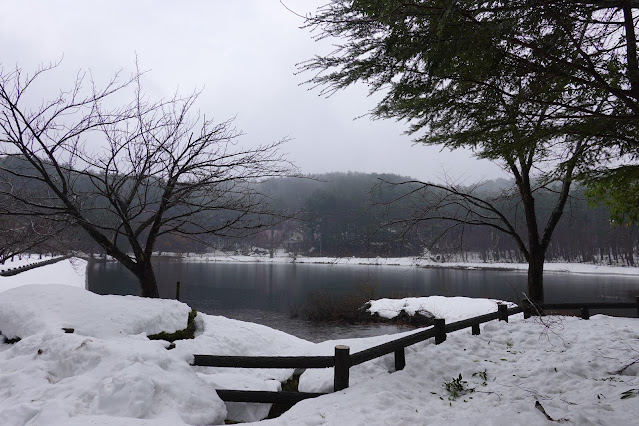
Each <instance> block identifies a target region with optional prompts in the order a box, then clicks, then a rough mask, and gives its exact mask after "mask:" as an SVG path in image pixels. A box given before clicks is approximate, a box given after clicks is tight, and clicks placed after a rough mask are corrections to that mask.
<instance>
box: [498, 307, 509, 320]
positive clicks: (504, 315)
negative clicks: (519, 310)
mask: <svg viewBox="0 0 639 426" xmlns="http://www.w3.org/2000/svg"><path fill="white" fill-rule="evenodd" d="M497 312H499V321H506V322H508V306H507V305H506V304H505V303H498V304H497Z"/></svg>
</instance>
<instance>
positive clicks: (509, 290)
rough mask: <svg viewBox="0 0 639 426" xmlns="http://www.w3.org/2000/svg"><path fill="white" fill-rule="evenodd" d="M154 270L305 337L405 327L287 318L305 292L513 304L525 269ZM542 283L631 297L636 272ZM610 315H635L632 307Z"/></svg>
mask: <svg viewBox="0 0 639 426" xmlns="http://www.w3.org/2000/svg"><path fill="white" fill-rule="evenodd" d="M155 268H156V269H155V271H156V276H157V280H158V286H159V290H160V296H161V297H164V298H173V297H175V286H176V282H177V281H180V282H181V290H180V300H182V301H183V302H185V303H187V304H188V305H190V306H191V307H193V308H195V309H197V310H198V311H201V312H204V313H207V314H214V315H224V316H226V317H229V318H235V319H239V320H243V321H251V322H256V323H260V324H264V325H268V326H269V327H273V328H277V329H279V330H282V331H286V332H287V333H290V334H293V335H296V336H298V337H302V338H305V339H308V340H311V341H322V340H327V339H339V338H348V337H364V336H371V335H379V334H387V333H395V332H398V331H402V330H406V329H402V328H399V327H397V326H389V325H367V326H348V325H346V326H343V325H332V324H323V325H316V324H311V323H309V322H307V321H303V320H301V319H292V318H290V313H291V311H292V310H294V309H295V308H296V307H299V306H301V305H303V304H304V303H305V302H306V300H307V298H308V296H309V294H312V293H313V292H317V291H320V290H322V291H326V292H329V293H330V294H332V295H335V296H340V295H344V294H347V293H348V292H351V291H353V290H354V289H356V288H357V287H358V286H360V285H362V284H364V285H366V286H372V287H373V288H374V291H375V298H382V297H406V296H432V295H441V296H467V297H483V298H495V299H502V300H509V301H513V302H517V301H518V300H520V299H521V295H522V293H523V292H524V291H525V290H526V272H525V271H494V270H462V269H441V268H417V267H403V266H364V265H313V264H299V263H297V264H295V263H281V264H278V263H233V262H201V263H200V262H188V261H182V260H180V259H161V260H159V261H157V262H156V264H155ZM87 277H88V286H89V290H91V291H93V292H95V293H99V294H139V290H138V284H137V281H136V279H135V277H134V276H133V275H132V274H131V273H130V272H128V271H127V270H126V269H125V268H124V267H122V266H121V265H120V264H119V263H117V262H100V261H96V262H91V263H90V264H89V267H88V268H87ZM544 282H545V285H544V288H545V292H546V301H547V302H549V303H551V302H557V303H558V302H594V301H609V302H627V301H630V302H632V301H634V300H635V296H636V295H639V278H638V277H632V276H623V275H585V274H567V273H547V274H545V276H544ZM606 313H608V314H610V313H611V312H610V311H607V312H606ZM616 313H617V314H624V313H625V314H627V315H628V316H632V315H633V311H631V310H628V311H627V312H623V311H621V312H619V311H618V312H616Z"/></svg>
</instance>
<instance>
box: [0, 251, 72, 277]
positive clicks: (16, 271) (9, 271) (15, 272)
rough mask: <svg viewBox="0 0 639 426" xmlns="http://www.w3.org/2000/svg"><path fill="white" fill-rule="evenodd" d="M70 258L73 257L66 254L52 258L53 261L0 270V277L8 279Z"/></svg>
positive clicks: (48, 260)
mask: <svg viewBox="0 0 639 426" xmlns="http://www.w3.org/2000/svg"><path fill="white" fill-rule="evenodd" d="M70 257H73V255H72V254H68V255H64V256H59V257H54V258H53V259H47V260H42V261H40V262H33V263H29V264H27V265H23V266H17V267H15V268H6V269H0V276H3V277H10V276H12V275H18V274H19V273H21V272H24V271H28V270H30V269H35V268H39V267H40V266H44V265H51V264H53V263H57V262H60V261H61V260H65V259H68V258H70Z"/></svg>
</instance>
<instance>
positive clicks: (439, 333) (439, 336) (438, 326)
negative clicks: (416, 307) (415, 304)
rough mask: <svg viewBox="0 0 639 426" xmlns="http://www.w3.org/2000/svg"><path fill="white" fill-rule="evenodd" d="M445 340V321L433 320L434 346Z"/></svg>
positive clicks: (440, 319)
mask: <svg viewBox="0 0 639 426" xmlns="http://www.w3.org/2000/svg"><path fill="white" fill-rule="evenodd" d="M445 340H446V319H444V318H435V344H436V345H439V344H440V343H443V342H444V341H445Z"/></svg>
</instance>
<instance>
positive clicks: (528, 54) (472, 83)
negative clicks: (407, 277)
mask: <svg viewBox="0 0 639 426" xmlns="http://www.w3.org/2000/svg"><path fill="white" fill-rule="evenodd" d="M634 20H635V18H634V16H633V15H632V10H631V7H630V4H629V3H628V2H619V3H615V2H611V3H610V4H606V5H603V6H602V5H600V4H598V2H591V3H589V2H580V1H567V2H558V1H548V2H536V1H528V0H515V1H507V2H506V1H496V2H481V1H456V0H421V1H399V0H391V1H379V0H356V1H346V0H333V1H332V2H330V3H329V4H328V5H326V6H324V7H321V8H320V9H319V10H318V13H317V15H315V16H311V17H309V18H308V19H307V24H308V26H309V27H313V28H314V29H316V30H318V31H319V33H320V35H319V38H338V39H339V41H338V42H337V48H336V49H335V50H333V51H332V52H331V53H329V54H328V55H326V56H316V57H315V58H313V59H311V60H309V61H307V62H305V63H303V64H302V65H301V69H302V70H303V71H311V72H313V73H314V77H312V78H311V80H310V81H309V82H310V83H312V84H314V85H317V86H321V87H322V88H323V89H322V93H324V94H331V93H333V92H334V91H337V90H340V89H343V88H345V87H348V86H350V85H351V84H353V83H355V82H363V83H365V84H367V85H368V87H369V90H370V92H371V93H375V92H378V91H379V92H383V94H384V97H383V98H382V100H381V101H380V102H379V103H378V104H377V106H376V107H375V108H374V109H373V110H372V111H371V115H372V117H374V118H394V119H397V120H402V121H404V120H405V121H406V122H407V123H409V128H408V133H411V134H415V136H416V141H418V142H422V143H425V144H441V145H443V146H445V147H448V148H451V149H454V148H459V147H466V148H471V149H472V150H473V151H474V152H475V154H476V155H477V156H479V157H483V158H488V159H491V160H494V161H497V162H499V163H500V164H502V165H503V166H504V168H505V169H506V170H508V171H509V172H510V173H511V174H512V176H513V178H514V180H515V186H516V191H514V192H512V193H511V194H504V197H502V198H501V199H495V198H485V197H482V196H478V195H477V193H476V192H472V191H471V192H468V191H466V190H465V189H460V188H459V187H458V186H457V185H455V184H454V183H450V182H449V183H447V184H444V185H433V184H423V190H424V191H441V192H443V193H444V194H445V195H444V196H443V197H439V198H436V203H435V204H434V205H433V206H432V207H429V208H427V209H426V211H422V212H420V211H419V210H416V211H415V212H414V213H413V214H412V216H410V217H407V218H406V219H405V220H403V223H404V224H408V225H413V224H416V223H419V222H421V221H428V220H433V219H435V220H441V219H442V218H448V219H449V228H450V229H452V228H455V227H461V228H462V229H463V228H464V227H465V226H475V225H481V226H488V227H491V228H492V229H495V230H497V231H500V232H503V233H505V234H507V235H509V236H510V237H511V238H512V239H513V240H514V242H515V243H516V245H517V248H518V249H519V250H520V251H521V253H522V254H523V256H524V258H525V259H526V260H527V261H528V264H529V269H528V292H529V296H530V297H531V298H532V299H533V300H537V301H543V299H544V293H543V265H544V261H545V256H546V251H547V250H548V248H549V246H550V241H551V237H552V235H553V232H554V230H555V228H556V226H557V224H558V223H559V219H560V218H561V215H562V214H563V209H564V207H565V204H566V202H567V200H568V194H569V190H570V186H571V184H572V182H573V181H574V180H575V178H576V175H577V174H578V173H583V172H586V171H588V170H590V169H591V168H593V167H594V166H596V165H597V163H598V162H600V161H605V160H608V159H609V158H611V157H612V156H614V155H615V154H617V153H624V152H628V151H633V150H634V152H635V153H636V152H637V147H638V145H637V142H636V141H637V139H638V138H637V136H638V135H639V132H638V126H637V123H638V122H639V67H638V66H637V55H636V44H637V42H636V36H635V31H634V26H635V24H634ZM552 184H557V187H556V188H555V189H554V190H555V191H557V196H556V197H555V200H554V203H553V207H552V208H551V212H550V214H549V215H548V217H547V218H546V220H545V221H541V220H540V214H539V211H538V208H537V207H536V205H535V202H536V199H537V198H538V197H539V193H540V192H542V191H548V190H551V189H550V186H551V185H552ZM513 195H514V196H515V197H514V198H513ZM508 198H510V200H508ZM402 199H403V198H402ZM512 200H515V201H516V202H511V201H512ZM519 204H520V205H521V209H522V210H523V219H524V223H525V228H524V229H522V228H521V227H520V226H519V225H518V224H517V223H513V222H512V221H510V220H509V219H508V217H506V215H505V213H507V212H508V210H509V209H513V208H517V206H518V205H519ZM451 206H452V210H451ZM504 208H505V210H504Z"/></svg>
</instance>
